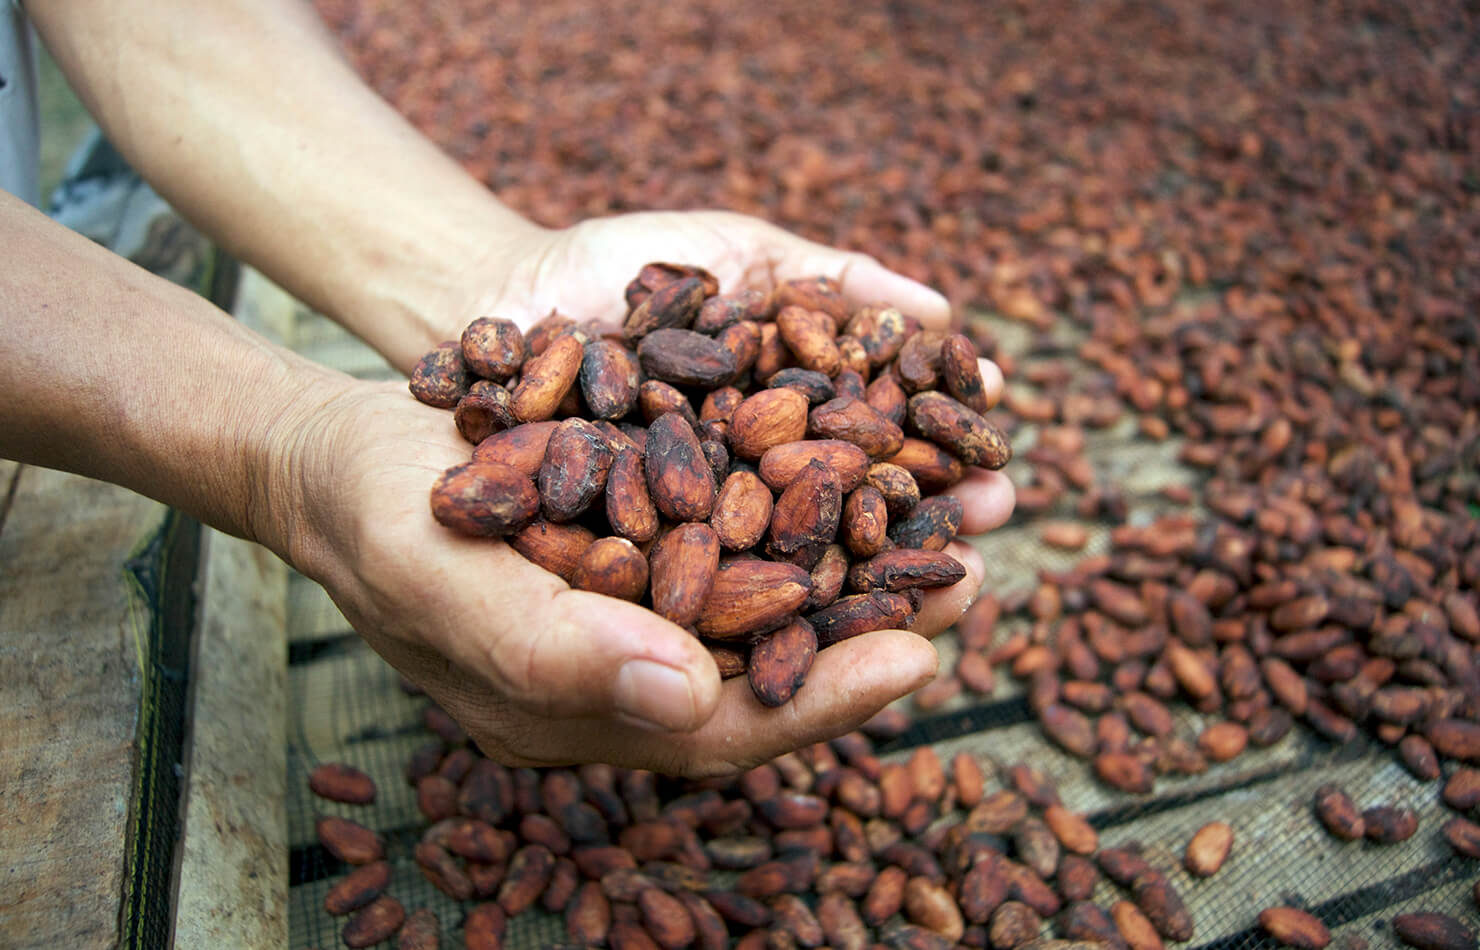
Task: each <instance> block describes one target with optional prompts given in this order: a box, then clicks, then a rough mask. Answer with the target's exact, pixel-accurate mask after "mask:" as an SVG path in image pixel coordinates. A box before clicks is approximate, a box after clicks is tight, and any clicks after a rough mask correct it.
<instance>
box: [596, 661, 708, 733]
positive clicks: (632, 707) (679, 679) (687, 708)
mask: <svg viewBox="0 0 1480 950" xmlns="http://www.w3.org/2000/svg"><path fill="white" fill-rule="evenodd" d="M615 698H616V701H617V711H618V712H619V713H621V715H622V716H623V717H624V718H625V719H627V720H628V721H629V722H631V723H632V724H633V725H636V726H641V727H642V728H644V729H654V730H662V731H668V730H680V731H682V730H687V729H692V728H693V727H694V691H693V688H692V686H691V685H690V684H689V678H688V676H687V674H685V673H684V672H683V671H682V670H676V669H674V668H673V667H671V666H665V665H664V664H662V663H654V662H653V661H652V660H628V661H627V662H626V663H624V664H623V665H622V669H621V670H620V671H619V672H618V673H617V686H616V696H615Z"/></svg>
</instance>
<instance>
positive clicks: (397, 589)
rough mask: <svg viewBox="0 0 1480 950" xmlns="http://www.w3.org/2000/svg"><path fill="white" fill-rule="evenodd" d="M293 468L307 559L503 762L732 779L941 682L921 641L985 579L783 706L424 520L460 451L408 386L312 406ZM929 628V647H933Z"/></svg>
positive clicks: (648, 619) (813, 679) (486, 547)
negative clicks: (436, 485) (308, 431)
mask: <svg viewBox="0 0 1480 950" xmlns="http://www.w3.org/2000/svg"><path fill="white" fill-rule="evenodd" d="M315 420H316V422H315V423H314V424H315V426H316V428H317V432H315V433H314V435H313V437H311V438H306V439H303V440H300V445H299V448H298V451H297V453H296V454H297V458H296V462H295V464H296V465H297V466H298V468H299V472H300V481H301V483H302V484H303V485H304V486H305V488H304V491H305V492H306V493H307V494H306V503H305V510H307V511H309V512H312V515H311V516H310V520H309V522H308V523H307V524H304V525H300V526H299V527H300V530H309V529H311V531H312V533H313V535H314V537H315V538H316V543H313V544H301V545H300V547H299V551H298V558H297V559H298V560H301V561H302V562H304V563H302V564H300V569H303V570H305V572H306V573H309V574H310V575H311V576H313V577H314V578H315V579H316V580H318V581H319V582H320V583H322V584H324V586H325V587H326V588H327V590H328V591H329V593H330V594H331V596H332V597H333V598H334V601H335V603H336V604H337V605H338V606H339V607H340V609H341V610H342V611H343V612H344V614H345V616H346V617H347V618H348V620H349V621H350V623H351V624H352V625H353V626H354V627H355V629H356V630H357V631H359V633H360V634H361V635H362V636H363V637H364V638H365V639H366V641H367V642H368V643H369V644H370V645H371V646H372V647H373V648H374V649H375V650H376V651H377V652H379V653H380V654H381V655H382V656H383V657H385V659H386V660H387V661H389V662H390V663H391V664H392V665H393V666H395V667H396V668H397V669H399V670H400V671H401V672H402V673H404V674H405V675H406V676H407V677H409V678H410V679H411V680H412V681H414V682H416V683H417V684H419V685H421V686H422V687H423V688H424V689H425V690H426V691H427V692H428V694H429V695H430V696H431V697H432V699H434V700H435V701H436V702H437V703H438V704H439V705H440V706H442V708H444V709H445V710H446V711H447V712H448V713H450V714H451V715H452V716H453V717H454V718H455V719H456V720H457V721H458V722H459V723H461V724H462V726H463V727H464V728H465V729H466V730H467V731H468V733H469V735H470V736H471V737H472V738H473V739H474V740H475V741H476V742H477V743H478V745H479V747H480V748H482V750H483V751H484V752H485V753H486V754H487V755H489V756H490V757H491V758H495V759H497V760H499V761H502V762H505V763H508V764H519V765H555V764H570V763H579V762H596V761H599V762H607V763H611V764H616V765H624V766H629V767H636V768H648V769H654V770H657V771H660V772H664V773H667V774H676V775H686V776H690V777H704V776H715V775H724V774H731V773H733V772H736V771H738V770H741V769H744V768H748V767H750V766H753V765H755V764H757V763H760V762H763V761H766V760H768V759H770V758H773V757H775V756H776V755H779V754H781V753H783V752H787V751H790V750H792V749H796V748H800V747H802V746H804V745H807V744H810V743H813V742H817V741H821V740H824V739H827V738H830V737H832V736H835V735H838V734H841V733H843V732H846V731H848V730H849V729H852V728H854V727H856V726H857V725H858V724H860V723H861V722H863V721H864V720H865V719H867V718H868V717H870V716H871V715H873V714H874V713H875V712H877V711H878V710H879V709H881V708H882V707H883V706H885V705H886V704H887V703H889V702H890V701H892V700H894V699H896V698H898V697H900V696H902V695H905V694H907V693H909V692H911V691H913V690H915V689H917V688H919V687H920V686H921V685H923V684H924V683H925V682H927V681H928V680H929V679H930V678H931V677H932V676H933V675H934V674H935V668H936V655H935V650H934V648H933V647H932V646H931V645H930V643H929V642H928V640H927V639H926V637H929V636H933V635H934V634H936V633H939V632H940V631H941V630H943V629H945V628H946V627H947V626H949V625H950V624H951V623H952V622H954V620H955V619H956V617H958V616H959V615H960V613H961V612H962V611H963V610H965V608H966V606H967V605H968V604H969V603H970V601H971V600H972V598H973V597H974V596H975V594H976V591H977V590H978V589H979V587H980V585H981V579H982V564H981V560H980V557H979V556H978V555H977V554H976V552H975V551H974V550H972V549H971V548H970V547H969V546H967V545H965V544H962V543H960V542H957V543H956V544H955V545H954V547H953V548H952V553H953V554H955V556H956V557H958V558H959V559H960V560H961V561H962V562H963V563H964V564H965V565H966V566H967V577H966V578H965V579H964V580H962V581H961V582H960V583H958V584H956V585H955V586H953V587H950V588H945V589H942V590H939V591H936V592H933V593H932V594H931V595H930V596H929V597H928V598H927V600H926V603H925V605H924V606H923V607H922V609H921V612H920V615H919V617H918V619H917V621H916V624H915V626H914V630H913V632H910V633H905V632H902V631H878V632H875V633H870V634H865V635H863V636H859V637H856V638H853V639H851V640H847V641H844V642H842V643H839V644H836V645H834V646H831V647H829V648H828V649H826V650H823V651H821V652H820V653H819V654H818V656H817V660H816V663H815V664H814V666H813V668H812V670H811V673H810V674H809V676H808V679H807V683H806V684H805V685H804V686H803V687H802V689H801V690H799V691H798V693H797V694H796V696H795V697H794V698H793V699H792V701H791V702H790V703H788V704H787V705H784V706H782V707H780V708H776V709H771V708H767V707H765V706H763V705H761V703H760V702H759V701H757V700H756V698H755V697H754V696H753V695H752V693H751V689H750V686H749V684H748V682H747V681H746V680H745V679H744V678H743V677H740V678H736V679H732V680H728V681H725V682H723V683H722V682H721V681H720V679H719V674H718V672H717V669H716V667H715V664H714V661H713V660H712V659H711V658H710V656H709V654H708V652H707V651H706V650H705V648H704V647H703V645H702V644H701V643H700V642H699V641H698V640H697V639H696V638H695V637H694V636H693V635H691V634H690V633H688V632H687V631H686V630H684V629H682V628H680V627H677V626H675V625H673V624H671V623H669V622H668V621H666V620H664V619H662V618H661V617H659V616H658V615H657V614H655V613H653V612H652V611H650V610H647V609H646V608H644V607H640V606H637V605H635V604H631V603H628V602H625V601H621V600H616V599H613V598H609V597H605V596H601V595H598V594H593V593H588V592H585V591H578V590H572V589H570V588H569V587H568V586H567V585H566V584H565V582H564V581H562V580H561V579H560V578H558V577H556V576H555V575H553V574H550V573H549V572H547V571H545V570H543V569H542V568H539V567H537V566H535V565H534V564H532V563H530V562H528V561H526V560H525V559H524V558H523V557H521V556H520V555H519V554H518V553H516V552H515V551H514V550H513V549H512V548H510V547H509V546H508V545H507V544H505V543H504V542H502V541H496V540H491V539H485V538H469V537H464V536H462V535H459V534H456V533H454V532H453V531H450V530H448V529H447V528H445V527H443V526H442V525H440V524H438V523H437V522H436V521H435V520H433V518H432V517H431V513H430V507H429V502H428V499H429V496H430V492H431V488H432V484H433V482H434V481H435V480H436V479H437V477H438V476H439V475H440V474H441V473H442V472H443V471H444V470H445V469H447V468H448V467H450V466H452V465H455V464H458V463H461V462H464V461H466V460H467V459H468V457H469V455H470V452H471V447H470V446H469V445H468V444H467V443H466V442H464V441H463V440H462V438H461V437H460V436H459V435H458V433H457V431H456V429H455V427H454V425H453V423H452V416H451V413H448V412H446V411H444V410H437V409H431V408H428V407H426V406H423V405H421V404H420V403H417V402H416V401H415V400H413V399H412V398H411V397H410V396H409V395H408V394H407V392H406V389H405V387H404V386H403V385H398V384H370V383H353V384H350V385H349V387H348V388H346V389H345V390H344V391H343V392H342V393H340V394H338V395H337V396H335V397H334V398H332V399H331V400H329V402H328V404H327V405H326V407H325V408H324V409H323V410H321V411H320V412H318V413H317V414H316V415H315ZM921 635H923V636H921Z"/></svg>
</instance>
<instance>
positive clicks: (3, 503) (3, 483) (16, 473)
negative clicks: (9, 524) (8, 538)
mask: <svg viewBox="0 0 1480 950" xmlns="http://www.w3.org/2000/svg"><path fill="white" fill-rule="evenodd" d="M20 474H21V466H20V463H18V462H12V461H10V460H9V459H0V534H4V533H5V518H6V516H7V515H8V514H10V504H11V501H12V493H13V492H14V491H15V489H16V487H17V485H18V479H19V478H20Z"/></svg>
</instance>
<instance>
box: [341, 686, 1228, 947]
mask: <svg viewBox="0 0 1480 950" xmlns="http://www.w3.org/2000/svg"><path fill="white" fill-rule="evenodd" d="M901 725H902V723H900V722H899V721H898V719H897V717H895V716H892V715H891V716H882V717H879V718H878V719H877V720H876V721H874V722H872V723H871V724H870V725H869V729H870V732H871V733H872V734H874V735H879V736H887V735H892V734H897V731H898V729H899V728H900V727H901ZM453 738H457V737H453ZM405 778H406V781H407V782H408V783H409V784H411V785H412V786H414V787H415V788H416V790H417V801H418V803H419V805H420V809H421V814H422V818H423V819H424V821H425V823H426V824H425V825H424V827H423V829H422V830H421V833H420V837H419V840H418V841H417V842H416V844H415V847H414V849H413V852H414V853H413V857H414V867H415V870H416V872H418V873H420V874H421V875H422V876H423V877H424V878H425V879H426V881H428V882H429V883H430V884H431V885H432V886H434V887H436V888H437V889H438V890H440V891H442V892H443V893H444V894H446V895H447V896H448V897H449V898H451V899H453V900H455V901H458V902H459V903H461V904H463V905H464V906H465V907H466V908H467V912H466V919H465V920H464V921H463V923H462V927H463V930H464V934H465V940H466V945H467V946H469V947H497V946H501V945H502V939H503V936H504V932H505V929H506V927H507V926H509V921H511V920H512V919H514V918H517V917H518V916H519V915H520V914H524V913H527V912H530V911H532V910H534V909H543V910H544V911H546V912H548V913H552V914H557V915H560V916H561V917H562V919H563V921H564V924H565V931H566V935H567V937H568V938H569V943H568V945H569V946H602V945H609V946H625V945H631V944H629V943H627V941H629V940H639V941H640V940H641V939H642V938H643V937H645V938H646V939H648V940H651V941H652V942H653V943H654V944H656V945H658V946H660V947H668V946H672V947H680V946H687V945H690V944H694V945H697V946H704V947H725V946H731V945H733V946H766V945H768V944H767V941H773V942H774V941H783V942H784V941H787V940H790V941H794V942H796V943H798V944H799V945H804V946H816V945H821V944H822V943H826V944H827V945H829V946H836V947H865V946H869V945H871V943H873V942H875V941H878V942H883V943H886V944H888V945H890V946H909V947H942V948H944V947H951V946H958V945H960V946H967V947H993V948H997V950H1014V948H1017V947H1020V946H1025V945H1027V944H1029V943H1030V942H1032V941H1035V940H1038V939H1039V931H1040V925H1041V924H1042V923H1043V922H1048V923H1049V924H1050V925H1051V927H1052V930H1053V932H1054V933H1055V934H1056V935H1058V936H1059V937H1061V938H1063V939H1065V940H1089V941H1096V942H1108V943H1111V944H1112V945H1118V944H1120V943H1121V942H1130V943H1132V945H1139V944H1135V943H1134V940H1135V939H1137V938H1138V937H1139V936H1140V934H1139V932H1138V930H1137V928H1138V927H1150V928H1152V930H1153V932H1155V933H1156V934H1159V935H1160V939H1165V940H1168V941H1177V942H1181V941H1187V940H1190V939H1192V937H1193V934H1194V926H1193V922H1192V918H1191V916H1190V915H1189V913H1188V911H1187V908H1186V906H1185V905H1184V903H1183V901H1182V897H1181V895H1180V894H1179V893H1178V890H1177V888H1176V887H1175V886H1174V885H1173V884H1172V882H1171V880H1170V878H1169V876H1168V875H1169V872H1170V870H1171V869H1170V868H1166V869H1163V868H1160V867H1157V866H1155V864H1153V863H1152V862H1151V861H1150V860H1149V859H1148V858H1147V857H1145V856H1143V854H1142V852H1141V849H1140V846H1139V845H1138V844H1135V843H1128V844H1122V845H1120V846H1118V847H1115V848H1102V847H1101V846H1100V841H1099V835H1098V833H1097V832H1096V831H1095V830H1094V827H1093V826H1092V825H1091V824H1090V823H1089V822H1088V821H1087V820H1086V818H1085V817H1084V816H1083V815H1079V814H1077V813H1075V812H1073V811H1070V810H1069V809H1067V808H1065V807H1064V806H1063V805H1062V804H1061V803H1060V801H1059V796H1058V792H1057V790H1056V788H1055V786H1054V783H1053V781H1052V780H1051V779H1050V778H1049V777H1048V776H1047V775H1046V774H1045V773H1043V772H1042V771H1040V770H1038V769H1036V768H1033V767H1030V766H1027V765H1012V766H1006V767H998V766H996V765H995V764H993V763H992V762H990V761H985V760H979V759H976V758H974V757H972V756H971V755H969V754H967V753H960V754H958V755H956V756H955V757H954V758H953V759H952V760H951V761H950V762H942V761H941V759H940V758H939V756H938V755H937V753H936V752H935V750H934V749H933V748H932V747H929V746H923V747H919V748H917V749H915V750H914V751H913V752H912V753H910V754H909V755H908V757H905V758H901V759H897V760H892V761H885V760H883V759H881V758H880V757H879V756H878V755H877V754H876V753H875V751H874V741H873V739H872V738H871V737H870V734H869V733H866V732H861V731H860V732H852V733H849V734H847V735H844V736H841V737H839V738H838V739H835V740H833V741H831V742H826V743H818V744H816V745H813V746H809V747H807V748H804V749H802V750H799V751H798V752H795V753H791V754H788V755H784V756H781V757H780V758H778V759H776V760H774V761H773V762H770V763H767V764H765V765H762V766H759V767H757V768H754V769H752V770H750V771H748V772H745V773H743V774H741V775H740V776H738V777H736V778H734V779H729V780H723V781H720V780H715V781H709V782H701V783H690V782H677V781H672V780H668V779H665V778H662V777H660V776H658V775H655V774H654V773H651V772H645V771H637V770H630V769H619V768H613V767H610V766H603V765H586V766H581V767H578V768H548V769H540V770H536V769H530V768H509V767H506V766H502V765H499V764H497V763H495V762H493V761H491V760H489V759H485V758H483V757H482V756H481V755H479V754H478V753H477V752H476V751H475V750H474V748H473V747H472V746H471V745H469V744H467V742H466V740H465V739H458V741H452V742H449V741H448V740H447V739H446V738H442V737H438V738H432V739H429V740H428V741H427V742H426V743H425V744H424V745H423V746H422V747H421V748H419V749H418V750H416V752H414V753H413V754H412V755H411V757H410V758H409V759H408V761H407V763H406V770H405ZM428 789H436V790H437V791H436V793H435V794H427V793H426V792H427V790H428ZM326 800H329V801H333V800H334V799H332V798H326ZM340 822H341V823H340V824H334V825H326V824H323V823H321V826H320V829H319V834H320V842H321V844H323V845H324V846H325V848H326V849H328V850H329V852H330V853H331V854H334V855H336V856H339V855H341V854H343V853H344V852H345V847H344V843H345V842H344V841H343V840H342V838H345V837H347V836H349V835H351V834H353V829H356V828H360V826H359V825H357V824H355V823H352V822H348V821H347V820H344V819H340ZM377 841H378V839H377ZM401 847H404V845H402V846H401ZM1218 850H1219V848H1217V847H1212V848H1211V849H1209V854H1210V858H1209V859H1210V860H1212V859H1215V858H1216V855H1214V854H1212V852H1217V851H1218ZM1224 851H1225V852H1226V848H1225V849H1224ZM397 857H398V856H397V855H394V854H393V855H392V856H391V857H390V858H389V859H387V858H385V857H384V855H383V852H382V851H381V850H379V849H377V850H376V851H375V853H374V854H373V855H372V854H366V855H363V858H362V863H359V865H358V867H354V868H353V869H352V870H351V872H350V873H348V874H346V875H345V876H343V877H341V878H340V879H339V880H338V881H337V882H336V883H335V885H334V886H333V887H332V888H331V889H330V890H329V892H328V893H327V894H326V896H325V901H324V905H325V910H326V911H328V912H329V913H330V914H332V915H335V916H340V917H343V918H344V925H343V930H344V933H343V936H344V939H345V941H346V943H348V944H349V945H351V946H373V945H374V943H375V942H378V941H381V940H387V939H390V938H391V937H392V936H395V935H396V934H397V933H398V932H399V933H400V935H401V939H402V940H408V939H409V940H413V941H415V940H423V941H424V940H427V939H428V937H427V936H426V934H429V933H430V934H435V933H436V932H437V930H438V926H439V924H438V922H437V921H436V920H435V919H434V917H433V915H432V914H431V912H430V911H428V910H426V909H424V908H417V909H415V910H412V911H410V913H409V914H408V912H407V910H406V909H405V908H404V907H403V905H402V904H401V903H400V901H399V900H398V899H397V897H396V896H395V895H394V894H393V893H392V892H393V891H394V890H395V888H396V884H395V882H394V881H393V880H392V879H391V867H392V866H393V865H395V864H397V861H396V858H397ZM345 860H349V859H345ZM357 860H361V859H357ZM350 863H352V864H353V863H354V862H353V861H352V862H350ZM1101 876H1105V877H1108V878H1110V879H1111V880H1112V881H1113V882H1115V883H1116V884H1117V885H1118V887H1119V890H1118V891H1117V894H1118V895H1119V896H1120V897H1121V898H1123V900H1124V901H1126V902H1128V903H1129V905H1130V906H1132V907H1134V908H1135V911H1134V913H1133V914H1131V913H1127V912H1126V911H1123V910H1121V911H1116V912H1114V913H1113V914H1112V911H1111V909H1110V908H1103V907H1100V906H1098V905H1097V904H1095V903H1093V901H1092V892H1093V891H1094V890H1095V885H1096V882H1097V881H1098V880H1099V879H1100V878H1101ZM429 918H432V919H429ZM447 923H448V924H449V925H451V926H456V924H457V922H456V921H448V922H447ZM408 935H409V936H408ZM412 945H420V944H415V943H413V944H412ZM428 945H430V944H428ZM642 945H646V944H642Z"/></svg>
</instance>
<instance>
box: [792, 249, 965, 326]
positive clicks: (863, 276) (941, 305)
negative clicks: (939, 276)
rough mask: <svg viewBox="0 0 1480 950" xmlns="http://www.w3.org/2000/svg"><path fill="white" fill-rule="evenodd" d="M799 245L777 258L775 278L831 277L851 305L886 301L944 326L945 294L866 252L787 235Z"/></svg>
mask: <svg viewBox="0 0 1480 950" xmlns="http://www.w3.org/2000/svg"><path fill="white" fill-rule="evenodd" d="M787 236H788V237H789V238H791V239H792V240H793V241H795V242H796V244H797V245H799V247H797V248H795V249H794V250H790V251H788V252H787V253H786V255H785V256H784V257H782V258H781V261H780V262H779V264H778V266H777V268H776V279H777V280H791V279H792V278H796V277H816V276H818V275H819V274H823V275H826V276H828V277H832V278H833V279H835V280H836V281H837V282H838V285H839V287H841V289H842V292H843V296H844V297H846V298H847V299H848V302H849V303H850V304H852V305H853V306H855V307H857V306H862V305H864V304H871V303H888V304H892V305H894V306H895V307H898V308H899V309H900V310H901V311H902V312H904V313H907V314H909V315H910V316H913V317H915V318H916V319H918V320H919V321H920V322H921V323H923V324H924V325H925V326H927V327H931V328H940V329H943V328H945V327H946V326H947V325H948V324H949V323H950V320H951V305H950V303H949V301H947V300H946V298H945V297H943V296H941V294H940V293H938V292H937V291H935V290H932V289H931V288H929V287H927V286H925V285H924V284H922V283H920V282H919V281H915V280H911V279H910V278H908V277H906V276H904V275H903V274H897V273H895V272H894V271H892V270H890V269H889V268H887V267H885V266H884V265H883V264H880V263H879V262H878V261H877V260H875V259H874V258H872V257H870V256H869V255H867V254H862V253H859V252H857V251H840V250H837V249H836V248H831V247H828V246H826V245H824V244H816V243H814V242H812V241H808V240H806V239H805V238H799V237H796V236H795V235H792V234H787Z"/></svg>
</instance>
